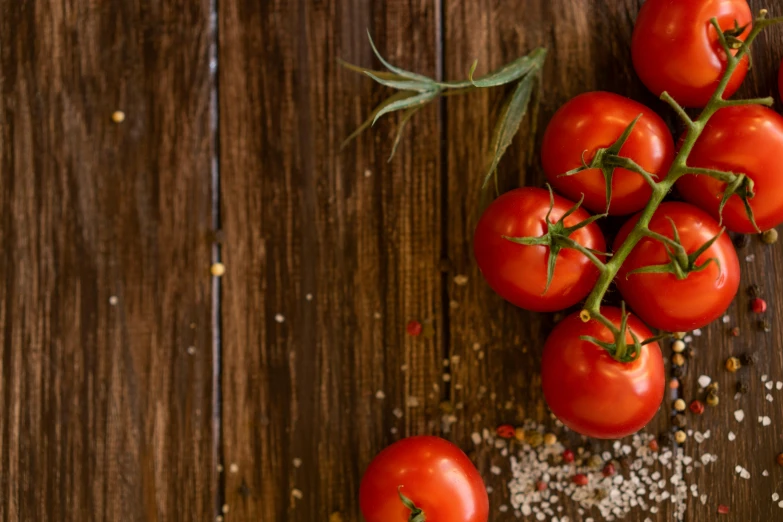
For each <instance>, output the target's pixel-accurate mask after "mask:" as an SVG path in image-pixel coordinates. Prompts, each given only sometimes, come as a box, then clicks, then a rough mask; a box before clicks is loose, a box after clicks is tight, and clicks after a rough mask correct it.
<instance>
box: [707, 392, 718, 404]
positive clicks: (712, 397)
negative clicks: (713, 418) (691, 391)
mask: <svg viewBox="0 0 783 522" xmlns="http://www.w3.org/2000/svg"><path fill="white" fill-rule="evenodd" d="M719 402H720V399H719V398H718V394H717V393H714V392H710V393H708V394H707V404H708V405H709V406H717V405H718V403H719Z"/></svg>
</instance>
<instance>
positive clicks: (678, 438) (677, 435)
mask: <svg viewBox="0 0 783 522" xmlns="http://www.w3.org/2000/svg"><path fill="white" fill-rule="evenodd" d="M687 438H688V436H687V435H686V434H685V432H684V431H682V430H679V431H678V432H677V433H675V434H674V440H675V441H677V444H682V443H683V442H685V440H686V439H687Z"/></svg>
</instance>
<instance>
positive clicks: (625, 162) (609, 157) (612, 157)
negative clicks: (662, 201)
mask: <svg viewBox="0 0 783 522" xmlns="http://www.w3.org/2000/svg"><path fill="white" fill-rule="evenodd" d="M642 116H643V115H642V114H639V115H638V116H637V117H636V118H634V120H633V121H632V122H631V123H629V124H628V126H627V127H626V128H625V130H624V131H623V133H622V134H620V137H619V138H617V140H616V141H615V142H614V143H613V144H612V145H610V146H609V147H606V148H600V149H598V150H596V151H595V154H594V155H593V159H592V160H590V163H589V164H588V163H587V162H586V161H585V158H584V156H585V154H586V153H587V151H586V150H585V151H583V152H582V165H580V166H579V167H577V168H575V169H571V170H569V171H568V172H564V173H563V174H560V175H559V176H558V177H561V176H573V175H575V174H579V173H580V172H582V171H585V170H590V169H599V170H600V171H601V173H602V174H603V176H604V182H605V183H606V209H605V210H604V213H605V214H606V215H608V214H609V205H610V203H611V200H612V175H613V174H614V169H615V168H617V167H621V168H625V169H627V170H630V171H633V172H636V173H637V174H640V175H641V176H642V177H644V179H645V181H647V183H649V184H650V185H651V186H655V180H654V179H653V175H652V174H650V173H649V172H647V171H646V170H644V169H643V168H642V167H641V166H640V165H638V164H637V163H636V162H635V161H633V160H632V159H630V158H626V157H623V156H620V149H622V148H623V145H625V142H626V141H628V137H629V136H630V135H631V132H632V131H633V128H634V126H636V123H637V122H638V121H639V118H641V117H642Z"/></svg>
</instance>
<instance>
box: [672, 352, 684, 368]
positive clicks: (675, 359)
mask: <svg viewBox="0 0 783 522" xmlns="http://www.w3.org/2000/svg"><path fill="white" fill-rule="evenodd" d="M672 364H674V365H675V366H682V365H683V364H685V356H683V355H682V354H681V353H675V354H674V355H672Z"/></svg>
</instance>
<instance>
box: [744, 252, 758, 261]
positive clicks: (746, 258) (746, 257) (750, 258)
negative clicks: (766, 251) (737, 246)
mask: <svg viewBox="0 0 783 522" xmlns="http://www.w3.org/2000/svg"><path fill="white" fill-rule="evenodd" d="M754 259H756V256H755V255H754V254H748V255H746V256H745V261H747V262H748V263H752V262H753V260H754Z"/></svg>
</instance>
